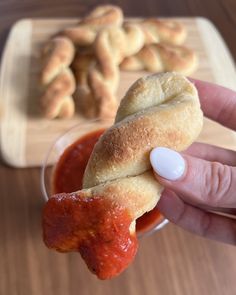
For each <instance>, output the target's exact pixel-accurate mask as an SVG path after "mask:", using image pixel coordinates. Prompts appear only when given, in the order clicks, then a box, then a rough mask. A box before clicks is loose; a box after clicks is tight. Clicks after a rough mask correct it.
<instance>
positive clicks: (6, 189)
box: [0, 0, 236, 295]
mask: <svg viewBox="0 0 236 295" xmlns="http://www.w3.org/2000/svg"><path fill="white" fill-rule="evenodd" d="M98 3H103V1H90V0H87V1H79V0H77V1H74V0H57V1H55V0H48V1H46V0H41V1H39V0H34V1H33V0H22V1H19V0H11V1H8V0H0V48H1V49H2V48H3V46H4V42H5V40H6V36H7V33H8V31H9V29H10V26H11V25H12V24H13V22H15V21H16V20H17V19H21V18H24V17H35V16H37V17H68V16H70V17H78V16H81V15H84V14H85V13H86V12H88V11H89V10H90V9H91V8H92V7H94V6H95V5H96V4H98ZM114 3H115V4H118V5H120V6H121V7H122V8H123V9H124V12H125V14H126V15H129V16H145V17H146V16H151V15H155V16H157V15H160V16H199V15H201V16H205V17H208V18H209V19H210V20H211V21H213V23H214V24H215V25H216V27H217V28H218V29H219V31H220V32H221V34H222V35H223V36H224V38H225V41H226V43H227V45H228V46H229V48H230V50H231V53H232V55H233V56H234V58H236V38H235V26H236V2H235V0H210V1H206V0H195V1H193V0H192V1H191V0H175V1H173V0H158V1H156V0H148V1H145V2H143V1H134V0H133V1H131V0H126V1H124V0H121V1H117V2H114ZM223 70H224V69H222V71H223ZM0 198H1V202H0V294H1V295H5V294H9V295H15V294H17V295H18V294H20V295H28V294H34V295H41V294H47V295H54V294H57V295H65V294H72V295H74V294H81V295H86V294H98V295H100V294H114V295H117V294H122V295H130V294H131V295H136V294H137V295H139V294H140V295H141V294H148V295H152V294H161V295H173V294H174V295H189V294H192V295H200V294H201V295H209V294H210V295H211V294H214V295H234V294H236V282H235V273H236V248H235V247H233V246H229V245H225V244H221V243H217V242H213V241H209V240H206V239H203V238H200V237H197V236H195V235H193V234H190V233H187V232H185V231H183V230H182V229H180V228H177V227H176V226H174V225H172V224H169V225H167V226H166V227H165V228H164V229H162V230H161V231H160V232H157V233H156V234H154V235H152V236H149V237H147V238H143V239H142V240H141V241H140V249H139V253H138V255H137V257H136V259H135V262H134V263H133V264H132V266H131V267H130V268H129V269H128V270H127V271H125V272H124V273H123V274H122V275H121V276H120V277H118V278H116V279H113V280H111V281H99V280H97V279H96V278H95V277H94V276H93V275H91V274H90V273H89V272H88V270H87V268H86V266H85V265H84V263H83V262H82V260H81V259H80V257H79V255H77V254H69V255H68V254H58V253H55V252H53V251H49V250H48V249H47V248H46V247H45V246H44V245H43V243H42V238H41V219H40V217H41V210H42V206H43V204H44V201H43V198H42V193H41V190H40V170H39V169H37V168H35V169H32V168H31V169H29V168H27V169H13V168H9V167H7V166H5V165H4V164H1V165H0Z"/></svg>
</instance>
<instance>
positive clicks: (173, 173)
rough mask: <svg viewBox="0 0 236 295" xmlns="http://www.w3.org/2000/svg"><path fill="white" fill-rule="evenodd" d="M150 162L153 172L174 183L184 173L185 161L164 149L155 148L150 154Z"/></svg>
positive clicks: (176, 153) (172, 151)
mask: <svg viewBox="0 0 236 295" xmlns="http://www.w3.org/2000/svg"><path fill="white" fill-rule="evenodd" d="M150 162H151V165H152V167H153V170H154V172H155V173H156V174H157V178H159V176H160V177H161V178H164V179H167V180H170V181H174V180H178V179H180V178H181V177H182V176H183V174H184V172H185V160H184V158H183V157H182V156H181V155H180V154H179V153H178V152H176V151H174V150H171V149H169V148H166V147H156V148H154V149H153V150H152V151H151V153H150Z"/></svg>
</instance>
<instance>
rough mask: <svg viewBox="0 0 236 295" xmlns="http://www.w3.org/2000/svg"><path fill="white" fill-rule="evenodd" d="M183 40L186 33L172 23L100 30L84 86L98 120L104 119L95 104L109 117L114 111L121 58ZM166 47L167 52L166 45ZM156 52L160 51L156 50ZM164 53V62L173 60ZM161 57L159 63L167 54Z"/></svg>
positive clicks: (147, 21) (149, 22)
mask: <svg viewBox="0 0 236 295" xmlns="http://www.w3.org/2000/svg"><path fill="white" fill-rule="evenodd" d="M185 36H186V31H185V29H184V27H183V26H182V25H181V24H179V23H177V22H174V21H165V20H155V19H148V20H145V21H142V22H139V23H126V24H124V25H123V27H122V28H120V27H116V28H112V27H110V28H108V29H103V30H101V31H100V32H99V33H98V35H97V37H96V39H95V42H94V51H95V55H96V58H97V61H98V65H97V67H94V68H93V69H92V70H91V71H90V73H89V76H88V84H89V87H90V89H91V93H92V97H94V100H95V101H96V103H95V104H94V106H96V108H97V109H98V111H97V113H98V116H100V117H102V116H104V114H103V112H102V111H100V110H99V104H101V107H100V108H104V107H105V109H106V110H107V109H110V114H111V115H112V110H113V113H114V112H115V111H116V108H117V107H116V105H115V103H116V104H117V102H116V101H117V99H116V91H117V87H118V81H119V69H118V66H119V64H120V63H121V62H122V60H123V59H124V58H125V57H130V56H132V55H133V54H135V53H137V52H138V51H139V50H140V49H141V48H142V47H143V46H144V44H149V43H156V42H159V41H162V40H165V41H168V42H169V43H181V42H183V40H184V39H185ZM166 47H167V48H168V45H166ZM175 50H177V49H175ZM159 51H164V50H162V49H160V50H159ZM165 51H167V49H166V50H165ZM185 51H187V49H186V50H185ZM167 53H169V54H168V57H167V58H169V57H170V58H171V60H173V58H172V56H171V54H170V50H169V51H168V52H167ZM162 55H163V58H162V59H164V58H165V56H166V55H167V54H166V55H165V54H164V53H162ZM176 55H177V54H176ZM194 57H195V56H194ZM173 62H174V60H173ZM173 62H172V65H173ZM170 63H171V61H170ZM183 66H184V65H183V62H182V67H183ZM166 70H178V66H177V63H176V66H175V67H174V66H173V67H172V68H171V67H170V68H166ZM100 102H102V103H100ZM111 102H112V104H113V106H114V107H113V109H111V107H110V105H111ZM106 104H107V105H106Z"/></svg>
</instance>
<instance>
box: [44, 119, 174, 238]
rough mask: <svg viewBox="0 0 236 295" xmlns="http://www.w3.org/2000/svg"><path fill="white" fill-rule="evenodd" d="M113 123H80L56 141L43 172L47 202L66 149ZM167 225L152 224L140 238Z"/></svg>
mask: <svg viewBox="0 0 236 295" xmlns="http://www.w3.org/2000/svg"><path fill="white" fill-rule="evenodd" d="M112 123H113V122H112V121H111V120H105V121H99V120H91V121H88V122H86V123H80V124H78V125H76V126H74V127H72V128H71V129H69V130H68V131H66V132H65V133H64V134H62V135H61V136H59V137H58V138H57V139H56V141H55V142H54V143H53V145H52V146H51V147H50V149H49V151H48V153H47V154H46V157H45V159H44V162H43V165H42V170H41V189H42V193H43V197H44V199H45V201H47V200H48V199H49V198H50V195H52V178H53V171H54V168H55V166H56V164H57V162H58V160H59V158H60V157H61V155H62V154H63V152H64V151H65V149H66V148H67V147H69V146H70V145H71V144H73V143H74V142H75V141H77V140H78V139H79V138H81V137H82V136H84V135H86V134H89V133H91V132H93V131H96V130H101V129H107V128H108V127H110V126H111V125H112ZM167 223H168V220H167V219H165V218H164V217H163V218H162V219H161V220H157V222H155V223H152V224H151V225H150V226H148V227H147V229H145V230H142V231H140V232H139V234H138V236H146V235H150V234H152V233H153V232H155V231H157V230H160V229H161V228H162V227H164V226H165V225H166V224H167Z"/></svg>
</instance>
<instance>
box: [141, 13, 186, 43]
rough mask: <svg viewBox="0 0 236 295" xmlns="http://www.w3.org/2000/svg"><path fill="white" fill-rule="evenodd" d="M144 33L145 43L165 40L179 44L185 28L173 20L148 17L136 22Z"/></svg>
mask: <svg viewBox="0 0 236 295" xmlns="http://www.w3.org/2000/svg"><path fill="white" fill-rule="evenodd" d="M137 24H138V25H139V26H140V28H141V29H142V30H143V32H144V35H145V44H153V43H159V42H165V43H168V44H173V45H180V44H183V42H184V41H185V39H186V36H187V31H186V28H185V27H184V26H183V25H182V24H181V23H179V22H176V21H173V20H164V19H155V18H148V19H145V20H143V21H141V22H139V23H137Z"/></svg>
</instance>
